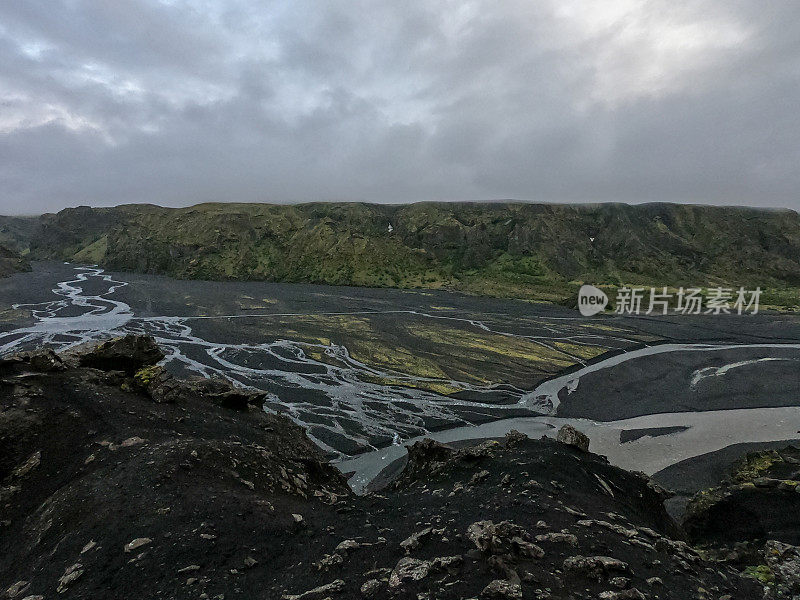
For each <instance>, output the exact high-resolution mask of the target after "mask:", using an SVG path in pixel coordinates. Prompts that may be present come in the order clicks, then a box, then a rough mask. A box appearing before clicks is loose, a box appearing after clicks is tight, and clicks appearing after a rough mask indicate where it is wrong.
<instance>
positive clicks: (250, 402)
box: [133, 366, 266, 410]
mask: <svg viewBox="0 0 800 600" xmlns="http://www.w3.org/2000/svg"><path fill="white" fill-rule="evenodd" d="M133 384H134V385H135V386H137V387H139V388H141V389H143V390H144V391H145V392H146V393H147V395H148V396H150V398H151V399H152V400H153V401H155V402H187V401H190V400H191V399H192V398H203V399H204V400H206V401H208V402H212V403H214V404H217V405H218V406H222V407H226V408H235V409H238V410H247V409H248V408H249V407H251V406H255V407H259V408H260V407H261V406H262V405H263V404H264V399H265V398H266V394H265V393H264V392H259V391H257V390H251V389H245V388H242V387H236V386H234V385H233V384H232V383H231V382H230V381H228V380H227V379H223V378H222V377H213V378H204V377H191V378H186V379H179V378H177V377H175V376H173V375H172V374H170V373H168V372H167V371H166V370H164V369H163V368H161V367H159V366H151V367H147V368H144V369H140V370H138V371H137V372H136V373H135V374H134V376H133Z"/></svg>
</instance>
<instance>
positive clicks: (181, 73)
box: [0, 0, 800, 214]
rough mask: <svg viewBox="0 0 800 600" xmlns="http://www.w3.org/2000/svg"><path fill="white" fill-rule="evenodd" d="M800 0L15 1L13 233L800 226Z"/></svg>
mask: <svg viewBox="0 0 800 600" xmlns="http://www.w3.org/2000/svg"><path fill="white" fill-rule="evenodd" d="M798 12H799V11H798V7H797V4H796V2H795V0H771V1H770V2H768V3H763V2H755V1H754V0H751V1H736V0H732V1H730V2H724V3H723V2H714V1H711V0H704V1H690V2H684V3H675V2H668V1H661V0H652V1H641V0H638V1H637V0H604V1H603V2H595V1H592V0H585V1H583V0H580V1H579V0H537V1H536V2H530V1H529V0H505V1H504V2H497V1H494V0H460V1H458V0H440V1H437V2H430V1H426V2H394V1H391V0H371V1H365V0H330V1H326V2H317V1H312V0H269V1H267V2H264V1H256V0H248V1H245V0H224V1H223V0H195V1H188V0H162V1H156V0H128V1H126V2H105V1H100V0H94V1H88V0H26V1H25V2H19V1H17V0H0V186H1V187H0V213H6V214H8V213H37V212H43V211H51V210H57V209H59V208H62V207H64V206H71V205H76V204H92V205H111V204H119V203H125V202H152V203H156V204H162V205H186V204H193V203H197V202H205V201H268V202H295V201H313V200H361V201H372V202H404V201H417V200H480V199H493V198H516V199H522V200H533V201H556V202H565V201H580V202H593V201H625V202H641V201H681V202H701V203H721V204H748V205H757V206H788V207H791V208H795V209H797V208H800V196H798V189H800V168H799V167H800V144H798V142H797V140H798V139H800V118H798V116H797V107H798V106H800V20H798V18H797V17H798V16H799V15H798Z"/></svg>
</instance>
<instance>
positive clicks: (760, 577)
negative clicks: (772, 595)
mask: <svg viewBox="0 0 800 600" xmlns="http://www.w3.org/2000/svg"><path fill="white" fill-rule="evenodd" d="M743 575H744V576H745V577H750V578H752V579H755V580H757V581H758V582H759V583H761V585H772V584H773V583H775V573H773V572H772V569H771V568H770V567H769V565H757V566H749V567H747V568H745V570H744V573H743Z"/></svg>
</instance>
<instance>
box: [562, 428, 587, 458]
mask: <svg viewBox="0 0 800 600" xmlns="http://www.w3.org/2000/svg"><path fill="white" fill-rule="evenodd" d="M556 439H557V440H558V441H559V442H561V443H562V444H567V445H569V446H575V447H576V448H580V449H581V450H583V451H584V452H588V451H589V436H588V435H586V434H585V433H583V432H582V431H578V430H577V429H575V428H574V427H573V426H572V425H563V426H562V427H561V429H559V430H558V435H557V437H556Z"/></svg>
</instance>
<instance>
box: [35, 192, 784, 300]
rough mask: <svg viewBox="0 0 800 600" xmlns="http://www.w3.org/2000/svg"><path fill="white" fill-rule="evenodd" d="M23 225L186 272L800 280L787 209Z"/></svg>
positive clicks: (70, 246) (158, 213)
mask: <svg viewBox="0 0 800 600" xmlns="http://www.w3.org/2000/svg"><path fill="white" fill-rule="evenodd" d="M28 235H29V241H28V243H29V246H30V253H31V257H32V258H35V259H58V260H69V261H74V262H87V263H97V264H100V265H101V266H104V267H107V268H111V269H115V270H121V271H136V272H143V273H155V274H164V275H170V276H173V277H177V278H186V279H212V280H226V279H230V280H269V281H286V282H309V283H327V284H336V285H356V286H370V287H411V288H448V289H453V290H458V291H464V292H468V293H474V294H486V295H500V296H509V297H520V298H527V299H534V300H549V301H558V300H561V299H563V298H565V297H567V296H569V295H570V294H572V293H574V291H575V290H576V289H577V286H578V285H579V284H580V283H581V282H589V283H594V284H597V285H606V286H612V287H613V286H619V285H622V284H630V285H644V286H656V287H661V286H670V287H672V286H679V285H684V286H712V285H729V286H737V287H738V286H739V285H744V286H751V287H755V286H756V285H760V286H761V287H762V288H769V289H771V290H778V291H780V290H784V291H785V290H787V289H794V288H798V287H800V215H798V213H796V212H795V211H792V210H790V209H758V208H747V207H720V206H703V205H683V204H667V203H649V204H637V205H628V204H621V203H601V204H535V203H516V202H489V203H486V202H484V203H469V202H456V203H434V202H428V203H416V204H393V205H388V204H369V203H355V202H345V203H308V204H286V205H276V204H236V203H207V204H199V205H196V206H192V207H187V208H162V207H158V206H156V205H121V206H118V207H112V208H89V207H77V208H70V209H65V210H63V211H60V212H59V213H55V214H48V215H43V216H42V217H40V218H39V219H38V223H37V226H36V227H35V230H34V231H33V232H30V233H29V234H28ZM19 245H20V246H24V245H25V241H24V240H23V242H21V243H20V244H19ZM781 293H782V292H779V293H778V296H781ZM784 295H786V294H784ZM795 303H796V300H795ZM778 304H780V302H778Z"/></svg>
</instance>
